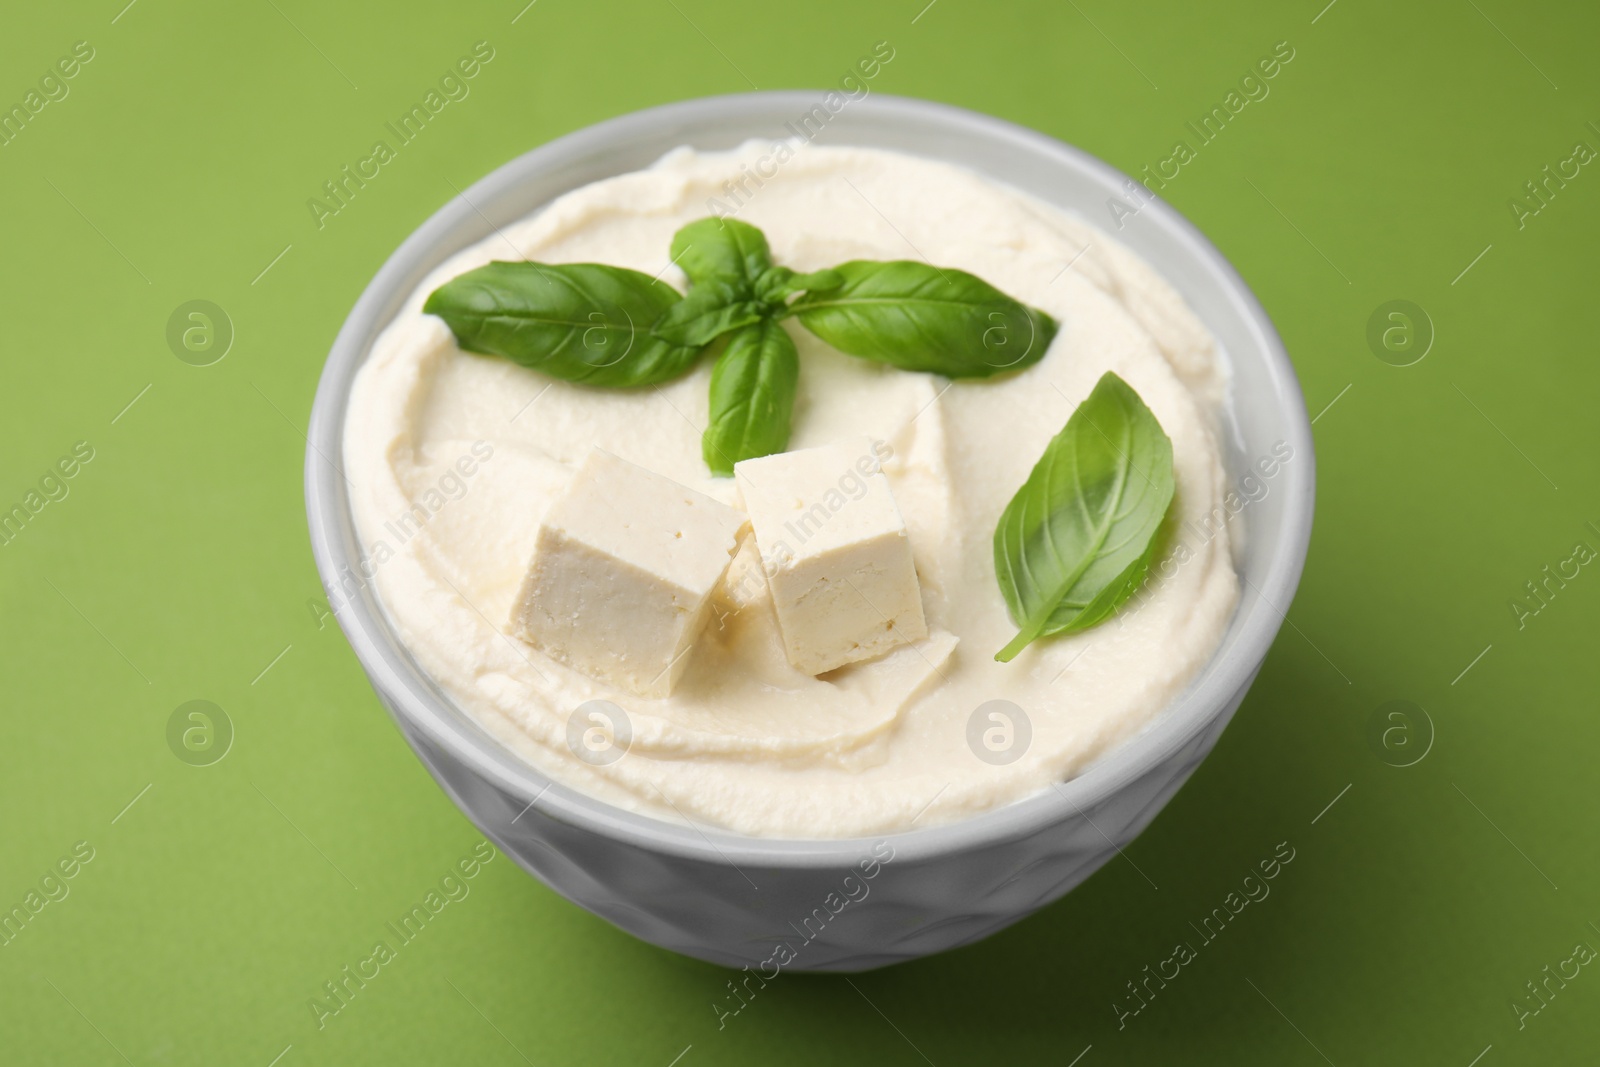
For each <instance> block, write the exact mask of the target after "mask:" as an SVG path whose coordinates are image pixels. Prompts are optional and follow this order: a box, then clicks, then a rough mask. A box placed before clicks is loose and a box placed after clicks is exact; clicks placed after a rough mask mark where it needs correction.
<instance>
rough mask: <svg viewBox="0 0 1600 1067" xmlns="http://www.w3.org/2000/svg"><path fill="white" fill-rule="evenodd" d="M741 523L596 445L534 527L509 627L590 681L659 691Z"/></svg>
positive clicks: (702, 615)
mask: <svg viewBox="0 0 1600 1067" xmlns="http://www.w3.org/2000/svg"><path fill="white" fill-rule="evenodd" d="M748 522H749V520H748V519H747V518H746V517H745V516H744V515H743V514H742V513H741V512H739V511H738V510H736V509H734V508H730V507H728V506H727V505H726V504H722V503H719V502H718V501H715V500H712V499H711V498H710V497H708V496H705V495H704V494H702V493H697V492H695V491H694V490H692V489H688V488H686V487H684V486H682V485H679V484H678V483H677V482H675V481H673V480H672V479H670V478H666V477H663V476H662V475H659V474H656V473H655V472H653V471H649V470H646V469H645V468H643V467H640V466H637V465H635V464H633V463H629V462H627V461H626V460H623V459H618V458H617V457H616V456H613V455H612V454H611V453H609V452H603V451H601V450H600V449H598V448H596V449H594V450H593V451H591V452H590V453H589V455H588V457H587V458H586V459H585V460H584V463H583V466H582V467H580V468H579V469H578V472H577V474H575V475H573V478H572V481H571V483H570V484H569V485H568V486H567V489H566V492H565V493H563V494H562V495H561V496H560V497H558V498H557V499H556V501H555V503H553V504H552V505H551V506H550V509H549V512H548V513H547V514H546V515H545V517H544V519H543V521H542V522H541V523H540V525H539V536H538V539H537V541H536V542H535V545H534V550H533V560H532V562H531V563H530V564H529V566H528V576H527V577H526V578H525V579H524V580H523V583H522V591H521V592H520V593H519V594H518V596H517V602H516V606H515V607H514V608H513V609H512V618H511V626H512V629H513V630H514V631H515V632H516V633H518V634H520V635H521V636H522V638H523V639H524V640H526V641H528V642H529V643H530V644H532V645H534V646H535V647H537V648H539V649H540V650H541V651H543V652H544V653H545V654H546V655H548V656H550V657H551V658H552V659H555V660H558V661H560V662H562V663H565V664H567V665H568V666H571V667H573V668H575V669H577V670H580V671H582V672H584V673H585V674H588V675H589V676H590V677H593V678H597V679H599V680H601V681H604V682H610V683H612V684H613V685H617V686H620V687H622V688H624V689H626V690H628V691H629V692H632V693H636V694H638V695H640V696H647V697H664V696H667V695H668V694H670V693H671V692H672V687H673V686H674V685H675V684H676V683H677V681H678V679H679V678H680V677H681V676H682V675H683V672H684V670H685V669H687V667H688V664H689V650H690V649H691V648H693V647H694V642H695V639H696V638H698V637H699V636H700V631H701V630H702V629H703V628H704V626H705V623H706V618H707V615H708V614H709V608H710V604H711V595H712V593H713V592H715V591H716V588H717V585H718V583H720V582H721V581H722V576H723V574H724V573H725V572H726V571H727V569H728V564H729V563H730V562H731V561H732V559H733V555H734V552H735V551H737V549H738V547H739V538H740V536H741V535H742V534H743V532H744V531H745V529H746V528H747V526H748Z"/></svg>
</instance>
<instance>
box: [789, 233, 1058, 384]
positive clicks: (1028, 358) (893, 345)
mask: <svg viewBox="0 0 1600 1067" xmlns="http://www.w3.org/2000/svg"><path fill="white" fill-rule="evenodd" d="M834 271H835V272H836V273H838V274H839V275H840V276H841V277H842V279H843V282H842V284H841V285H839V286H838V287H837V288H834V289H830V290H827V291H824V292H809V293H807V294H806V295H805V296H803V297H801V298H800V299H799V300H797V301H795V302H794V303H793V304H791V305H790V309H791V311H792V313H793V314H794V315H795V316H797V317H798V318H799V319H800V322H801V324H802V325H803V326H805V328H806V329H808V330H810V331H811V332H812V333H814V334H816V335H817V336H818V337H820V338H822V339H823V340H824V341H826V342H828V343H829V344H830V345H832V346H833V347H835V348H837V349H838V350H839V351H841V352H848V353H849V354H850V355H852V356H861V357H863V358H866V359H875V360H879V361H881V362H884V363H892V364H893V365H895V366H896V367H902V368H904V369H906V370H916V371H930V372H932V373H935V374H943V375H945V376H946V377H949V378H987V377H989V376H990V375H994V374H1003V373H1005V372H1006V371H1012V370H1018V369H1020V368H1022V367H1026V366H1029V365H1030V364H1033V363H1037V362H1038V361H1039V360H1040V359H1042V358H1043V357H1044V353H1045V349H1047V348H1049V347H1050V342H1051V340H1052V339H1053V338H1054V337H1055V335H1056V329H1057V325H1056V321H1055V320H1054V319H1052V318H1051V317H1050V316H1049V315H1046V314H1045V313H1044V312H1042V311H1039V310H1037V309H1034V308H1030V307H1028V306H1027V305H1025V304H1022V303H1019V302H1018V301H1016V300H1013V299H1011V297H1009V296H1007V295H1006V294H1004V293H1002V292H1001V291H1000V290H998V289H996V288H995V287H994V286H992V285H990V284H989V283H988V282H986V281H984V280H983V279H981V278H977V277H974V276H973V275H971V274H968V273H966V272H965V271H959V270H951V269H948V268H939V267H934V266H930V265H928V264H926V263H920V262H916V261H914V260H893V261H890V262H878V261H875V260H865V259H856V260H851V261H850V262H848V263H841V264H839V266H837V267H835V268H834Z"/></svg>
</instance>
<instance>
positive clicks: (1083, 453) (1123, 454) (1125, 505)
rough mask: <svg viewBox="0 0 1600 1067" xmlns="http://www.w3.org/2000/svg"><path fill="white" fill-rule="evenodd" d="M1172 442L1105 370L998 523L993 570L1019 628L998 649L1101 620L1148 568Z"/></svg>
mask: <svg viewBox="0 0 1600 1067" xmlns="http://www.w3.org/2000/svg"><path fill="white" fill-rule="evenodd" d="M1172 492H1173V481H1172V442H1171V441H1170V440H1168V438H1167V435H1166V433H1165V431H1163V430H1162V429H1161V424H1160V423H1159V422H1157V421H1156V417H1155V416H1154V415H1152V414H1151V413H1150V409H1149V408H1147V407H1145V405H1144V401H1143V400H1141V399H1139V394H1138V393H1136V392H1134V391H1133V389H1132V388H1131V387H1130V386H1129V385H1128V383H1127V382H1124V381H1123V380H1122V379H1121V378H1119V377H1117V376H1116V375H1115V374H1112V373H1109V372H1108V373H1107V374H1105V375H1104V376H1103V377H1102V378H1101V379H1100V381H1099V383H1098V384H1096V385H1095V387H1094V391H1093V392H1092V393H1090V394H1089V398H1088V399H1087V400H1085V401H1084V402H1083V403H1082V404H1079V405H1078V409H1077V410H1076V411H1074V412H1073V413H1072V417H1071V418H1069V419H1068V420H1067V424H1066V426H1065V427H1064V428H1063V429H1062V431H1061V432H1060V433H1058V434H1057V435H1056V436H1055V437H1054V438H1053V439H1052V440H1051V441H1050V444H1049V445H1047V446H1046V447H1045V450H1044V455H1043V456H1041V457H1040V459H1039V462H1038V463H1037V464H1036V465H1035V466H1034V468H1033V473H1031V474H1029V475H1028V480H1027V481H1026V482H1025V483H1023V486H1022V488H1021V489H1019V490H1017V495H1016V496H1014V497H1012V498H1011V503H1010V504H1008V505H1006V510H1005V512H1004V514H1002V515H1001V516H1000V524H999V525H998V526H997V527H995V531H994V569H995V575H996V576H997V577H998V578H999V580H1000V592H1001V595H1002V596H1004V597H1005V601H1006V607H1007V608H1009V609H1010V611H1011V619H1012V621H1013V622H1015V623H1016V624H1017V625H1018V626H1019V627H1021V631H1022V632H1021V633H1019V634H1017V636H1016V638H1015V639H1013V640H1012V642H1011V643H1010V644H1008V645H1007V646H1006V647H1005V648H1003V649H1001V650H1000V652H999V653H997V654H996V655H995V657H994V658H995V659H997V660H1000V661H1001V662H1002V663H1003V662H1007V661H1009V660H1010V659H1011V658H1012V657H1014V656H1015V655H1016V654H1017V653H1018V652H1021V651H1022V650H1023V649H1024V648H1026V647H1027V646H1028V645H1029V644H1030V643H1032V642H1033V641H1034V640H1035V639H1037V638H1040V637H1047V636H1050V635H1052V634H1062V633H1074V632H1076V631H1079V630H1086V629H1088V628H1089V627H1091V626H1093V625H1095V624H1096V623H1099V622H1102V621H1103V620H1105V619H1106V618H1108V617H1110V615H1111V614H1112V613H1113V612H1114V611H1116V609H1117V608H1118V607H1119V606H1121V604H1122V603H1123V602H1124V601H1125V600H1127V599H1128V597H1130V596H1132V595H1133V591H1134V590H1135V589H1136V588H1138V585H1139V583H1140V582H1141V581H1143V580H1144V576H1145V574H1146V572H1147V571H1148V570H1149V568H1150V559H1151V556H1152V555H1153V554H1154V552H1155V545H1156V533H1157V531H1158V530H1159V529H1160V528H1161V523H1162V520H1163V518H1164V517H1165V516H1166V514H1167V508H1168V507H1169V506H1170V505H1171V503H1172Z"/></svg>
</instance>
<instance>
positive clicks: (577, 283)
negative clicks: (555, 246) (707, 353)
mask: <svg viewBox="0 0 1600 1067" xmlns="http://www.w3.org/2000/svg"><path fill="white" fill-rule="evenodd" d="M681 299H682V298H681V297H680V296H679V295H678V291H677V290H676V289H674V288H672V286H670V285H668V284H666V283H665V282H660V281H657V280H655V279H654V278H652V277H650V275H648V274H641V273H640V272H639V271H636V270H627V269H626V268H623V267H608V266H605V265H603V264H598V263H561V264H540V263H526V262H524V263H501V262H495V263H490V264H488V265H487V266H483V267H479V268H477V269H476V270H470V271H468V272H467V273H465V274H462V275H458V276H457V277H455V278H452V279H450V280H449V281H448V282H446V283H444V284H443V285H441V286H440V287H439V288H437V289H435V290H434V291H433V293H432V294H431V295H429V297H428V300H427V302H426V303H425V304H423V305H422V310H423V311H424V312H426V313H427V314H430V315H437V316H439V317H440V318H442V319H444V321H445V323H446V325H448V326H449V327H450V332H451V333H453V334H455V337H456V343H457V344H459V345H460V346H461V347H462V348H464V349H466V350H467V351H468V352H480V353H483V354H485V355H495V356H505V357H506V358H507V359H510V360H512V361H514V362H516V363H520V364H522V365H523V366H524V367H529V368H532V369H533V370H536V371H539V372H541V373H544V374H548V375H550V376H551V377H553V378H560V379H562V380H564V381H569V382H584V383H586V384H589V385H603V386H631V385H654V384H657V383H659V382H665V381H670V380H671V379H673V378H676V377H678V376H679V375H681V374H683V373H684V372H685V371H687V370H688V369H689V368H690V367H691V366H693V365H694V362H695V360H697V359H699V357H700V349H699V347H697V346H693V345H684V344H677V343H673V342H670V341H667V340H665V339H663V338H661V337H659V336H657V335H656V334H655V333H653V332H652V331H651V327H652V326H653V325H654V324H655V323H656V322H657V321H659V320H660V319H661V317H662V316H663V315H664V314H665V313H666V312H667V310H668V309H669V308H670V307H672V306H673V305H674V304H676V303H678V302H679V301H680V300H681Z"/></svg>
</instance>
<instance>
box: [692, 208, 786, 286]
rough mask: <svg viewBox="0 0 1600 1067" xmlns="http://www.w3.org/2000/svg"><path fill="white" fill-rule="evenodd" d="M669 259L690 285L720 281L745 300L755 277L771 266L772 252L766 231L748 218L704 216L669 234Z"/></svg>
mask: <svg viewBox="0 0 1600 1067" xmlns="http://www.w3.org/2000/svg"><path fill="white" fill-rule="evenodd" d="M672 262H674V263H676V264H677V265H678V266H679V267H681V268H683V272H684V273H685V274H687V275H688V276H689V283H690V284H691V285H697V286H698V285H706V284H709V283H713V282H722V283H725V284H727V285H731V286H733V288H734V290H735V292H737V293H738V298H739V299H741V300H748V299H750V296H751V293H752V291H753V287H754V285H755V281H756V279H757V278H759V277H760V276H761V273H762V272H763V271H765V270H766V269H767V268H768V267H770V266H772V252H771V250H770V249H768V248H767V238H766V235H765V234H763V233H762V232H761V231H760V230H758V229H756V228H755V227H754V226H752V225H750V224H749V223H748V222H740V221H739V220H738V219H719V218H715V217H708V218H703V219H698V220H696V221H694V222H691V223H689V224H688V225H687V226H684V227H683V228H682V229H680V230H679V231H678V232H677V233H675V234H673V235H672Z"/></svg>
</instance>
